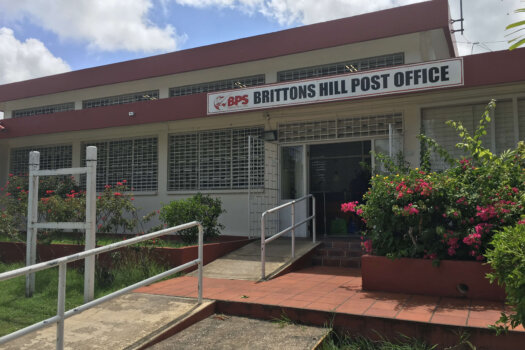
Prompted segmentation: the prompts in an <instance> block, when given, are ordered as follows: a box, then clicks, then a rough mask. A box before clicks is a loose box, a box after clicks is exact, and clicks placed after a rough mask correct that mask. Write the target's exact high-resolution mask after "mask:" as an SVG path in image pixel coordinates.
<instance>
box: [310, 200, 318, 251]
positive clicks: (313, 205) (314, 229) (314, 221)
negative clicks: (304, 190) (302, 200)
mask: <svg viewBox="0 0 525 350" xmlns="http://www.w3.org/2000/svg"><path fill="white" fill-rule="evenodd" d="M311 196H312V215H313V219H312V225H313V228H312V236H313V241H314V243H315V242H316V237H315V236H316V233H317V231H316V230H317V221H316V219H315V218H316V211H315V196H314V195H311Z"/></svg>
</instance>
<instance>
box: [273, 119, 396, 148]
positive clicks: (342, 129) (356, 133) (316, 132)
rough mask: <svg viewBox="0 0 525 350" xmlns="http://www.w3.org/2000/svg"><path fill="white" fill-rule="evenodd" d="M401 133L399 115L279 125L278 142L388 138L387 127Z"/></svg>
mask: <svg viewBox="0 0 525 350" xmlns="http://www.w3.org/2000/svg"><path fill="white" fill-rule="evenodd" d="M389 124H393V126H394V130H395V131H397V132H398V133H402V132H403V115H402V114H401V113H394V114H386V115H372V116H363V117H351V118H340V119H337V120H323V121H306V122H298V123H288V124H279V137H278V138H279V142H282V143H287V142H301V141H320V140H335V139H344V138H355V137H371V136H388V134H389V129H388V125H389Z"/></svg>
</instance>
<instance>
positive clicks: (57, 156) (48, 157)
mask: <svg viewBox="0 0 525 350" xmlns="http://www.w3.org/2000/svg"><path fill="white" fill-rule="evenodd" d="M31 151H38V152H40V169H42V170H47V169H61V168H71V164H72V159H73V147H72V146H71V145H56V146H45V147H44V146H36V147H24V148H13V149H11V161H10V163H11V164H10V173H11V174H14V175H27V174H28V172H29V152H31Z"/></svg>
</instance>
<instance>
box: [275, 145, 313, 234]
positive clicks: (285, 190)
mask: <svg viewBox="0 0 525 350" xmlns="http://www.w3.org/2000/svg"><path fill="white" fill-rule="evenodd" d="M305 148H306V146H305V145H298V146H283V147H281V157H280V159H281V164H280V165H281V168H280V174H281V203H286V202H289V201H291V200H293V199H298V198H301V197H303V196H305V195H306V190H307V189H306V175H307V174H306V152H305ZM307 213H308V201H301V202H299V203H297V204H296V206H295V222H299V221H302V220H304V219H306V218H307ZM291 223H292V219H291V207H286V208H283V209H282V210H281V211H280V212H279V226H280V229H281V230H283V229H285V228H286V227H289V226H290V225H291ZM295 235H296V236H297V237H306V236H307V225H306V224H304V225H302V226H300V227H298V228H297V229H296V230H295Z"/></svg>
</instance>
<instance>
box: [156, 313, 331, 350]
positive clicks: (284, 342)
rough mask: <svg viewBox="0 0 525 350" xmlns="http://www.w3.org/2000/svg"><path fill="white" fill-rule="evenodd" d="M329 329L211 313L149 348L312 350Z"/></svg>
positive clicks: (160, 349) (164, 349)
mask: <svg viewBox="0 0 525 350" xmlns="http://www.w3.org/2000/svg"><path fill="white" fill-rule="evenodd" d="M329 331H330V330H329V329H328V328H322V327H312V326H305V325H298V324H294V323H293V322H289V321H287V320H285V319H281V320H275V321H263V320H256V319H251V318H246V317H238V316H227V315H221V314H219V315H212V316H210V317H208V318H207V319H205V320H202V321H200V322H198V323H196V324H194V325H192V326H190V327H188V328H186V329H185V330H183V331H182V332H180V333H177V334H175V335H174V336H172V337H171V338H168V339H166V340H164V341H162V342H160V343H158V344H155V345H153V346H152V347H150V348H148V349H151V350H172V349H180V350H186V349H187V350H194V349H199V350H231V349H236V350H272V349H275V350H282V349H286V350H312V349H314V348H315V347H316V345H317V344H318V343H319V342H320V341H321V340H322V339H323V338H324V337H325V336H326V335H327V334H328V333H329Z"/></svg>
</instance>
